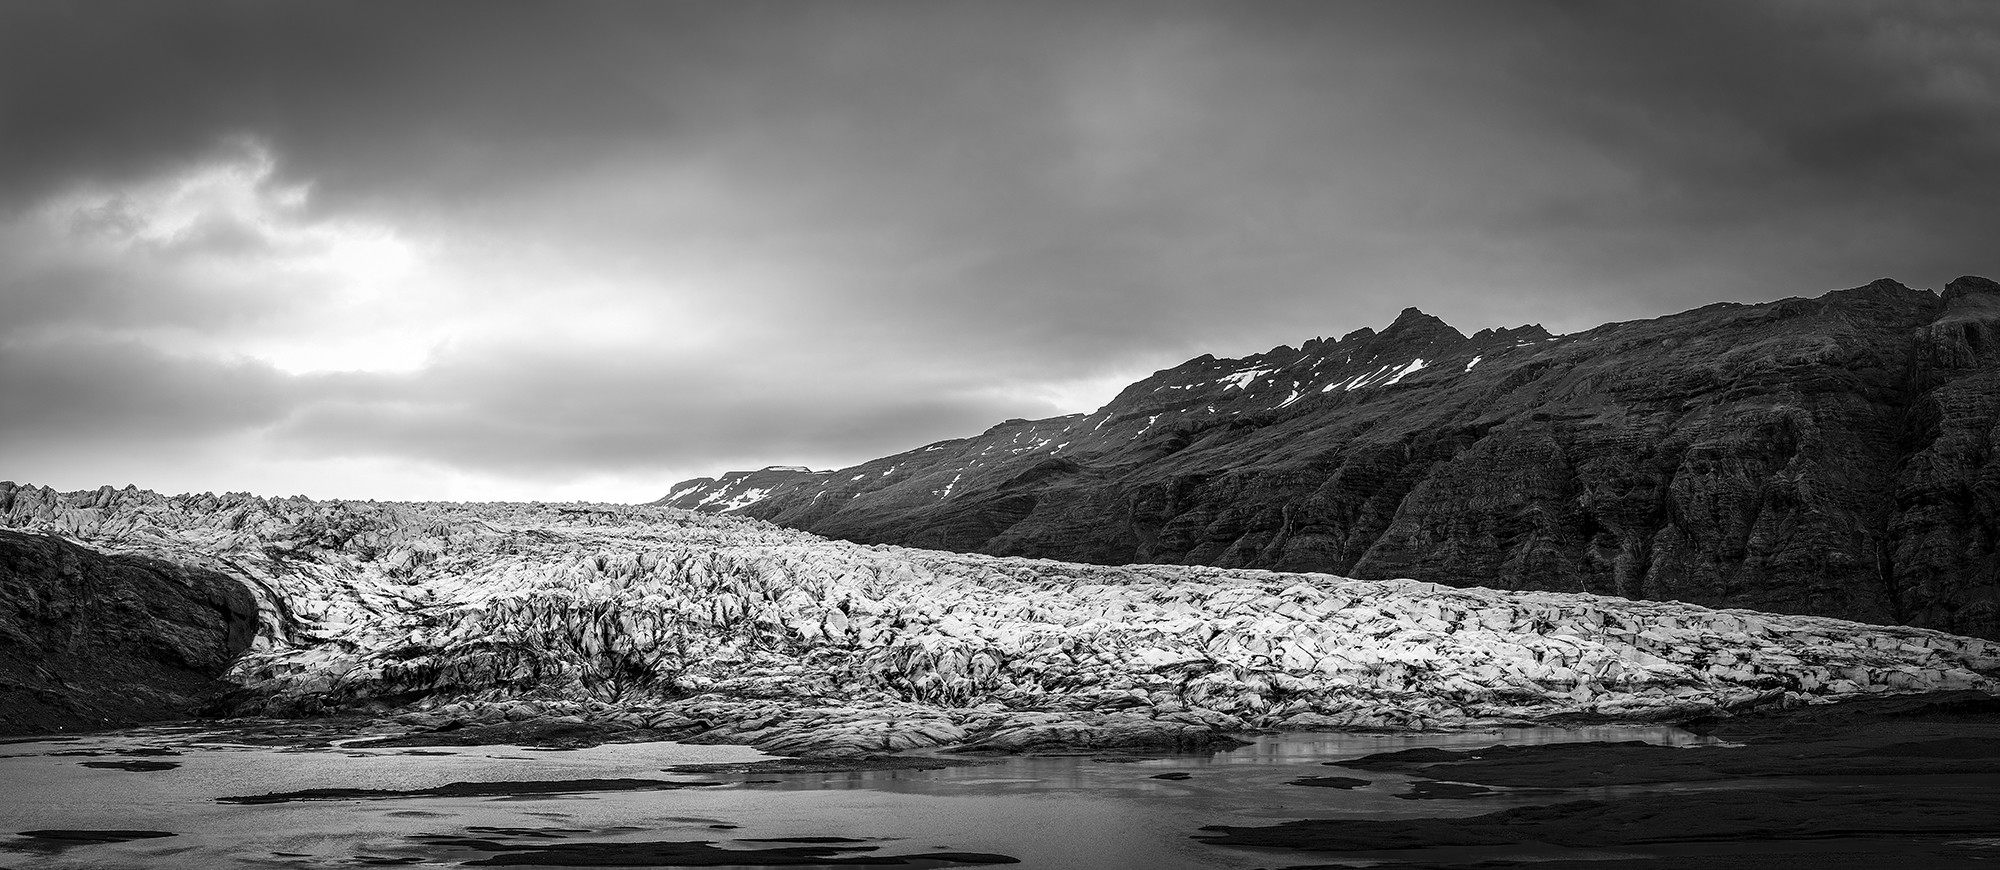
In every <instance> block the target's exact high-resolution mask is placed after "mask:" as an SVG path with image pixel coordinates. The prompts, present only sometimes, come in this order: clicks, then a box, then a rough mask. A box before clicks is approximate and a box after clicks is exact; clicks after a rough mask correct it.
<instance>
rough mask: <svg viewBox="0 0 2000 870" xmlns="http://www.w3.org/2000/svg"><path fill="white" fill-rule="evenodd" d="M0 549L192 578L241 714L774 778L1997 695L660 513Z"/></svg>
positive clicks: (1570, 598) (70, 501) (1583, 624)
mask: <svg viewBox="0 0 2000 870" xmlns="http://www.w3.org/2000/svg"><path fill="white" fill-rule="evenodd" d="M0 526H4V527H8V528H13V529H17V530H21V531H28V532H41V533H46V534H53V535H59V536H62V537H65V538H68V539H71V540H74V541H77V542H80V543H83V544H85V545H88V546H90V547H93V548H96V549H99V550H102V551H107V552H112V553H123V554H134V555H145V556H150V557H154V558H161V559H167V560H171V561H174V562H177V563H180V564H184V565H188V566H190V567H193V568H201V569H208V570H213V571H218V572H221V573H223V574H226V575H229V576H231V577H234V578H236V579H238V580H239V581H241V582H242V583H244V585H245V586H246V587H247V588H249V589H250V590H252V592H253V593H255V595H256V596H257V598H258V601H259V608H260V611H261V613H262V615H263V618H262V620H261V626H262V627H261V629H260V632H261V634H260V636H259V637H258V639H257V641H256V643H255V645H254V647H253V648H252V649H251V650H250V651H249V652H248V653H247V654H245V655H244V656H243V657H242V658H240V659H239V660H238V661H237V662H236V664H235V666H234V667H233V669H232V670H231V671H230V674H229V676H230V678H231V679H232V680H234V681H236V682H237V683H239V684H241V685H242V686H243V687H244V692H243V693H242V694H243V697H244V699H245V700H244V701H243V702H242V709H244V710H246V711H249V712H266V713H273V714H281V715H298V714H313V713H320V712H332V711H346V710H363V711H370V712H375V713H378V714H381V715H385V716H400V717H401V719H402V721H404V722H406V723H409V724H411V725H414V726H419V727H427V728H430V727H451V726H455V725H462V724H466V723H481V722H497V721H502V720H508V719H516V720H518V719H523V718H558V719H561V718H564V717H575V721H597V722H617V723H624V724H627V725H631V726H633V727H646V728H653V729H656V730H660V731H664V732H668V733H671V734H673V735H675V736H679V737H682V738H684V739H695V740H709V741H726V742H738V743H749V744H754V745H757V746H759V747H763V748H765V749H769V750H773V751H782V752H793V753H819V754H852V753H861V752H871V751H882V750H886V749H903V748H914V747H923V746H939V745H971V746H983V747H989V748H995V749H1003V750H1019V749H1032V748H1035V747H1037V746H1048V745H1065V746H1078V745H1081V746H1093V745H1128V744H1143V745H1159V744H1200V743H1203V742H1205V741H1207V740H1210V739H1212V738H1213V737H1214V736H1215V735H1216V734H1218V733H1220V732H1223V731H1228V730H1236V729H1242V728H1283V729H1336V728H1388V729H1439V728H1460V727H1470V726H1480V725H1490V724H1499V723H1510V722H1523V721H1539V720H1547V719H1550V718H1552V717H1563V716H1574V715H1585V716H1600V717H1610V718H1616V719H1673V718H1681V717H1687V716H1694V715H1700V714H1703V713H1705V712H1714V711H1717V710H1719V709H1725V708H1730V707H1733V706H1741V705H1745V704H1749V703H1817V702H1821V701H1824V700H1829V699H1837V698H1841V697H1846V696H1852V695H1859V694H1864V693H1881V692H1894V691H1905V690H1926V689H1947V688H1950V689H1964V688H1970V689H1979V690H1983V691H1988V692H1996V693H2000V680H1997V679H1996V677H2000V644H1995V643H1994V642H1991V641H1987V640H1981V639H1974V638H1967V637H1958V636H1953V635H1948V634H1943V633H1940V632H1937V631H1931V630H1923V629H1915V628H1900V627H1893V628H1892V627H1881V626H1872V625H1863V624H1858V623H1853V622H1846V621H1841V620H1835V619H1828V618H1820V617H1806V616H1777V615H1772V614H1765V613H1756V612H1751V611H1743V610H1711V609H1707V608H1703V607H1697V606H1693V605H1687V604H1680V603H1675V602H1661V601H1629V600H1624V599H1619V598H1612V597H1603V596H1595V595H1587V594H1568V593H1553V592H1522V591H1499V590H1491V589H1483V588H1451V587H1445V586H1439V585H1434V584H1430V583H1420V582H1415V581H1408V580H1384V581H1362V580H1352V579H1346V578H1341V577H1335V576H1330V575H1326V574H1309V573H1281V572H1270V571H1262V570H1247V569H1223V568H1212V567H1202V566H1163V565H1136V566H1125V567H1108V566H1099V565H1084V564H1071V563H1063V562H1052V561H1045V560H1036V559H1021V558H1001V557H992V556H982V555H971V554H960V553H948V552H936V551H926V550H915V549H904V548H900V547H893V546H882V545H876V546H864V545H857V544H850V543H845V542H839V541H830V540H827V539H823V538H820V537H817V536H814V535H811V534H807V533H804V532H799V531H793V530H788V529H783V528H779V527H775V526H772V525H769V524H766V523H763V522H759V521H755V520H748V519H740V518H735V517H727V516H714V515H704V514H697V513H691V512H687V511H682V510H677V509H672V508H663V507H633V506H614V505H543V504H468V505H459V504H391V503H376V502H351V501H344V502H336V501H327V502H321V501H311V500H307V499H303V498H290V499H265V498H257V497H254V496H250V495H244V494H230V495H223V496H216V495H208V494H201V495H183V496H175V497H165V496H161V495H157V494H154V493H151V492H145V491H139V490H135V489H131V488H127V489H124V490H114V489H111V488H109V487H107V488H104V489H100V490H96V491H88V492H78V493H57V492H55V491H53V490H50V489H47V488H39V487H32V486H17V485H14V484H11V483H0Z"/></svg>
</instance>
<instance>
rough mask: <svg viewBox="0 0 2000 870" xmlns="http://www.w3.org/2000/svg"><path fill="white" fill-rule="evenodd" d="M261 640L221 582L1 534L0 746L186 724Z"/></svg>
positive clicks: (248, 603)
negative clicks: (48, 736) (21, 737)
mask: <svg viewBox="0 0 2000 870" xmlns="http://www.w3.org/2000/svg"><path fill="white" fill-rule="evenodd" d="M4 501H5V495H4V494H0V504H4ZM256 629H257V608H256V604H255V602H254V601H253V600H252V599H251V596H250V593H249V592H248V591H246V590H245V589H244V588H243V586H242V585H241V584H239V583H237V582H235V581H234V580H231V579H229V578H227V577H224V576H221V575H219V574H217V573H215V572H212V571H205V570H202V569H200V568H193V567H187V566H182V565H178V564H175V563H173V562H169V561H165V560H161V559H156V558H147V557H142V556H106V555H103V554H100V553H97V552H95V551H92V550H90V549H87V548H85V547H81V546H78V545H76V544H74V543H71V542H69V541H65V540H63V539H61V538H58V537H53V536H49V535H41V534H23V533H20V532H13V531H0V735H11V734H30V733H48V732H53V731H65V730H90V729H99V728H107V727H113V726H118V725H129V724H134V723H137V722H144V721H151V720H156V719H170V718H178V717H184V716H186V715H188V714H189V713H190V712H191V711H193V710H194V709H195V708H196V707H198V706H199V705H201V704H202V703H204V702H205V701H207V700H208V699H210V698H211V697H213V696H215V695H217V694H218V693H219V692H220V691H222V690H223V689H225V688H227V685H226V684H224V683H222V682H220V681H218V679H217V678H219V677H221V676H222V675H223V673H224V672H225V671H227V670H228V668H229V666H230V665H231V664H232V663H233V662H234V661H235V659H236V657H237V655H238V654H240V653H242V652H243V651H244V650H246V649H248V648H249V646H250V642H251V638H252V637H254V636H255V634H256Z"/></svg>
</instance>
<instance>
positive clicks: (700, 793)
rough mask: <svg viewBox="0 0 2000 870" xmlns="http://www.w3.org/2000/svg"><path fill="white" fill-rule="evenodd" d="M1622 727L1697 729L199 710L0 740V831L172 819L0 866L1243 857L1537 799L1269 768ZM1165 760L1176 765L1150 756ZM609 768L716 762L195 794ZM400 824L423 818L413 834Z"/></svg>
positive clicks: (0, 861) (1666, 732)
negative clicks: (267, 724) (785, 762)
mask: <svg viewBox="0 0 2000 870" xmlns="http://www.w3.org/2000/svg"><path fill="white" fill-rule="evenodd" d="M1635 739H1636V740H1646V741H1649V742H1655V743H1669V744H1688V743H1696V742H1702V741H1701V740H1700V739H1699V738H1696V737H1694V736H1693V735H1690V734H1688V733H1687V732H1683V731H1679V730H1676V729H1672V728H1659V727H1655V728H1630V727H1602V728H1585V729H1575V730H1559V729H1515V730H1509V731H1505V732H1490V731H1489V732H1475V733H1463V734H1408V735H1360V734H1330V733H1300V734H1284V735H1272V736H1263V737H1259V738H1257V739H1256V741H1255V742H1254V743H1253V744H1252V745H1249V746H1245V747H1241V748H1239V749H1236V750H1234V751H1231V752H1225V753H1217V754H1214V755H1209V756H1149V757H1141V758H1140V760H1136V761H1134V760H1130V759H1122V758H1115V757H1111V756H1099V757H1097V758H1093V757H1091V756H1087V755H1084V756H1041V757H1022V756H1011V757H1005V758H1001V759H997V760H996V761H995V763H992V764H988V765H979V766H967V767H952V768H945V769H941V770H926V771H915V770H877V771H855V772H842V773H827V774H768V773H754V774H748V775H719V774H718V775H707V774H701V775H685V774H673V773H667V772H664V771H663V770H662V769H663V768H666V767H670V766H673V765H679V764H697V763H706V762H734V761H745V760H753V759H758V758H764V757H766V756H764V755H762V754H761V753H758V752H757V751H755V750H753V749H749V748H746V747H741V746H693V745H682V744H672V743H636V744H621V745H608V746H600V747H595V748H591V749H581V750H573V751H565V752H544V751H537V750H532V749H522V748H519V747H511V746H474V747H447V748H435V749H429V748H427V749H423V750H396V749H382V750H343V749H322V750H307V751H302V750H297V749H292V750H286V749H273V748H267V747H252V746H243V745H235V744H225V743H211V742H203V739H202V737H201V735H200V732H191V731H180V730H172V729H139V730H134V731H125V732H114V733H107V734H100V735H88V736H83V737H79V738H68V739H58V740H51V741H41V742H23V743H15V744H11V745H0V793H4V794H6V795H7V800H6V801H5V802H4V803H0V834H6V835H12V834H16V833H18V832H22V831H35V830H48V829H70V830H102V829H118V830H154V831H162V832H171V833H173V834H175V836H172V837H158V838H152V839H139V840H132V841H129V842H111V843H89V844H84V845H71V846H68V847H67V848H60V846H62V845H64V844H61V843H59V842H55V841H48V840H37V839H33V838H25V837H9V838H5V839H0V866H10V867H11V866H33V867H52V868H86V867H91V868H95V867H162V868H208V867H299V868H307V867H329V866H355V865H357V864H362V865H365V864H389V863H394V864H411V865H420V866H455V865H457V864H459V863H460V862H464V861H471V860H478V859H481V858H486V857H491V855H490V853H487V852H481V851H477V850H475V849H471V848H467V847H464V846H455V845H449V843H448V840H449V838H481V839H486V840H489V841H492V840H497V841H505V842H508V843H530V844H546V843H578V842H600V843H609V842H630V841H658V840H678V841H687V840H707V841H711V842H714V843H715V844H716V845H717V846H718V847H720V848H725V849H732V848H741V849H754V848H769V847H772V846H774V845H776V846H782V845H796V844H772V843H750V842H746V841H749V840H755V839H759V838H778V837H844V838H853V839H855V840H857V841H861V842H859V843H856V844H855V846H854V847H855V848H860V847H864V846H875V847H878V848H877V851H875V852H873V853H867V852H851V853H844V854H849V855H861V854H878V855H921V854H924V853H932V852H938V851H939V850H941V849H948V850H950V851H953V852H960V853H965V852H985V853H998V854H1004V855H1010V856H1013V857H1015V858H1018V859H1020V861H1021V864H1020V865H1018V866H1022V867H1030V868H1066V867H1103V868H1117V867H1159V868H1178V867H1189V868H1193V867H1223V868H1249V867H1258V866H1270V865H1271V863H1272V862H1273V861H1274V860H1275V861H1278V862H1279V863H1284V861H1285V860H1286V859H1292V858H1300V859H1303V857H1304V856H1299V855H1296V854H1287V855H1283V856H1274V855H1273V854H1272V853H1269V852H1258V851H1255V850H1239V849H1227V848H1219V847H1214V846H1207V845H1203V844H1200V843H1197V842H1195V841H1193V840H1191V839H1189V837H1190V836H1191V835H1193V834H1194V833H1196V831H1197V830H1198V829H1199V828H1200V827H1201V826H1203V825H1212V824H1268V823H1271V822H1274V821H1279V820H1284V819H1297V818H1324V817H1331V816H1372V817H1378V818H1390V817H1410V816H1437V815H1451V814H1463V815H1473V814H1477V813H1483V812H1489V811H1491V810H1493V809H1497V808H1500V807H1505V806H1512V805H1517V804H1520V803H1533V802H1536V799H1534V798H1532V797H1530V798H1524V799H1517V800H1509V799H1506V798H1492V799H1481V800H1467V801H1408V800H1402V799H1399V798H1397V797H1395V795H1396V794H1397V793H1399V792H1403V791H1406V790H1407V788H1406V785H1405V783H1407V782H1408V781H1409V777H1404V776H1399V775H1395V774H1382V773H1359V776H1360V777H1362V778H1365V779H1368V780H1371V781H1372V784H1371V785H1369V786H1367V787H1363V788H1357V789H1354V790H1351V791H1350V790H1340V789H1331V788H1308V787H1301V786H1290V785H1286V784H1285V783H1286V782H1287V781H1289V780H1292V779H1297V778H1300V777H1306V776H1325V775H1329V774H1355V773H1357V772H1355V771H1346V770H1341V769H1336V768H1330V767H1325V766H1322V764H1321V762H1325V761H1332V760H1338V759H1343V758H1354V757H1357V756H1361V755H1366V754H1370V753H1376V752H1388V751H1394V750H1398V749H1407V748H1411V747H1416V746H1456V747H1475V746H1487V745H1491V744H1493V743H1498V742H1507V743H1541V742H1560V741H1580V740H1635ZM167 752H178V753H180V754H177V755H168V754H165V753H167ZM417 753H420V754H417ZM135 758H143V759H144V760H146V761H154V762H165V763H173V764H178V765H179V766H178V767H174V768H171V769H165V770H153V771H144V772H139V771H132V770H122V769H116V768H109V769H107V768H102V767H95V768H93V767H84V766H83V764H85V763H93V762H94V763H97V764H105V763H107V762H116V761H119V760H121V759H135ZM1170 772H1183V773H1187V774H1190V775H1191V776H1190V777H1189V778H1187V779H1179V780H1161V779H1156V778H1154V777H1155V776H1156V775H1158V774H1162V773H1170ZM625 777H629V778H644V779H668V780H681V781H690V782H695V781H712V782H722V783H725V784H723V785H718V786H707V787H700V788H685V789H677V790H672V791H625V792H598V793H582V794H561V795H533V796H510V797H497V798H496V797H472V798H465V797H449V798H447V797H404V798H389V799H374V800H342V801H313V802H293V803H278V804H266V805H239V804H228V803H218V802H216V800H215V799H216V798H219V797H225V796H237V795H260V794H265V793H269V792H279V791H296V790H301V789H311V788H341V787H345V788H372V789H423V788H431V787H435V786H440V785H443V784H446V783H450V782H494V781H532V780H575V779H608V778H625ZM1544 800H1545V799H1544ZM718 826H721V827H718ZM729 826H733V827H729ZM418 835H433V836H432V838H431V839H428V840H426V839H422V838H420V837H419V836H418ZM440 835H441V836H440ZM524 848H525V847H524ZM1292 863H1297V861H1293V862H1292ZM741 866H759V865H756V864H745V865H741ZM808 866H809V865H808ZM911 866H943V865H939V864H936V863H932V862H920V863H918V864H914V865H911ZM950 866H963V865H950Z"/></svg>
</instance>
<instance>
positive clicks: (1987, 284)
mask: <svg viewBox="0 0 2000 870" xmlns="http://www.w3.org/2000/svg"><path fill="white" fill-rule="evenodd" d="M1974 293H2000V282H1995V281H1994V280H1993V279H1991V278H1982V277H1980V276H1978V275H1960V276H1959V277H1957V278H1956V279H1953V280H1952V282H1951V283H1950V284H1946V285H1944V298H1945V299H1946V300H1947V301H1949V300H1952V299H1957V298H1960V297H1962V296H1970V295H1972V294H1974Z"/></svg>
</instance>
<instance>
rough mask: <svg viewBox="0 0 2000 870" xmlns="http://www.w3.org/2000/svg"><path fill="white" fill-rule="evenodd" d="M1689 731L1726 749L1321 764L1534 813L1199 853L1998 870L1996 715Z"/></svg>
mask: <svg viewBox="0 0 2000 870" xmlns="http://www.w3.org/2000/svg"><path fill="white" fill-rule="evenodd" d="M1689 724H1691V725H1693V726H1695V728H1697V729H1700V730H1703V731H1704V732H1705V733H1707V734H1708V735H1710V736H1714V737H1718V738H1721V739H1723V740H1725V741H1729V745H1722V746H1710V747H1697V748H1668V747H1662V746H1653V745H1648V744H1644V743H1638V742H1631V743H1602V742H1598V743H1567V744H1545V745H1536V746H1506V745H1496V746H1492V747H1487V748H1483V749H1470V750H1444V749H1414V750H1405V751H1401V752H1389V753H1380V754H1377V755H1371V756H1366V757H1363V758H1358V759H1350V760H1345V761H1339V762H1328V764H1330V765H1332V766H1335V767H1340V768H1345V769H1350V770H1360V771H1370V772H1377V773H1394V774H1401V775H1405V776H1418V777H1429V779H1427V780H1419V781H1417V782H1415V783H1413V784H1412V787H1411V792H1410V793H1409V794H1406V795H1401V796H1403V797H1411V798H1414V799H1421V800H1465V799H1477V798H1486V797H1500V796H1514V797H1520V796H1527V795H1535V796H1537V797H1543V798H1546V801H1545V802H1540V803H1538V804H1537V805H1534V806H1516V807H1512V808H1509V809H1504V810H1499V811H1497V812H1490V813H1485V814H1481V815H1474V816H1459V817H1448V816H1443V817H1428V818H1411V819H1380V818H1337V819H1311V820H1300V821H1293V822H1285V823H1281V824H1276V825H1268V826H1224V825H1217V826H1209V827H1207V828H1205V829H1204V833H1202V834H1198V835H1197V836H1196V838H1197V839H1199V840H1201V841H1203V842H1207V843H1210V844H1213V845H1219V846H1251V847H1264V848H1273V849H1282V850H1286V852H1287V853H1291V854H1296V853H1312V854H1317V855H1320V856H1323V858H1326V859H1339V860H1371V861H1391V862H1395V863H1392V864H1390V865H1389V866H1393V867H1454V868H1475V867H1504V866H1516V864H1515V861H1517V860H1520V859H1521V858H1522V854H1521V850H1522V849H1523V848H1528V847H1536V848H1542V849H1544V850H1546V849H1547V848H1548V847H1556V848H1558V849H1563V850H1575V851H1579V852H1581V853H1583V854H1581V855H1579V856H1578V857H1576V858H1573V859H1560V860H1555V861H1552V862H1543V861H1541V860H1536V861H1535V862H1534V863H1533V864H1532V865H1531V866H1533V867H1535V868H1539V870H1556V868H1567V867H1576V868H1581V867H1589V868H1593V870H1638V868H1659V870H1666V868H1680V867H1691V868H1737V867H1741V868H1746V870H1747V868H1757V870H1776V868H1784V867H1791V866H1801V867H1804V866H1812V867H1881V866H1893V865H1897V864H1903V865H1907V866H1912V867H1925V868H1931V867H1960V866H1965V867H1993V866H2000V698H1995V697H1993V696H1989V695H1985V694H1983V693H1978V692H1946V693H1932V694H1928V695H1906V696H1888V697H1878V698H1868V699H1860V700H1857V701H1853V702H1848V703H1845V704H1840V705H1827V706H1823V707H1806V708H1794V709H1790V710H1783V709H1764V710H1758V711H1753V712H1749V713H1745V714H1743V715H1740V716H1735V717H1730V718H1727V719H1718V720H1708V721H1703V722H1695V723H1689ZM1682 784H1703V785H1704V786H1706V787H1702V788H1697V789H1687V788H1675V786H1677V785H1682ZM1612 787H1625V788H1623V789H1618V788H1612ZM1607 788H1612V793H1611V794H1606V793H1605V792H1603V791H1602V790H1603V789H1607ZM1635 788H1636V789H1638V791H1636V792H1634V791H1633V789H1635ZM1840 844H1847V845H1849V846H1851V847H1853V848H1852V849H1851V850H1848V851H1843V850H1842V848H1840ZM1614 856H1615V857H1614ZM1535 857H1536V858H1537V859H1540V858H1543V857H1547V856H1544V855H1537V856H1535ZM1296 866H1297V867H1300V868H1303V867H1314V866H1334V865H1296Z"/></svg>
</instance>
